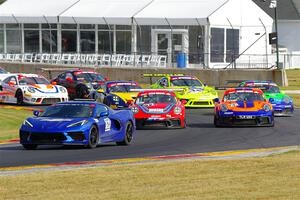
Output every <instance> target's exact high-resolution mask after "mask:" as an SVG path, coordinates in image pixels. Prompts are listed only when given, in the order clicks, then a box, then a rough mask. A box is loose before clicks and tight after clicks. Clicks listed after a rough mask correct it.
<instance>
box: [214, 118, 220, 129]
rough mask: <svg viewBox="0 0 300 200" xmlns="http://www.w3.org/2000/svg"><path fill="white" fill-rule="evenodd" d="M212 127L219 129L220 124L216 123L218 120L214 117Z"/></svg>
mask: <svg viewBox="0 0 300 200" xmlns="http://www.w3.org/2000/svg"><path fill="white" fill-rule="evenodd" d="M214 125H215V127H217V128H219V127H221V126H220V124H219V123H218V119H217V117H216V116H214Z"/></svg>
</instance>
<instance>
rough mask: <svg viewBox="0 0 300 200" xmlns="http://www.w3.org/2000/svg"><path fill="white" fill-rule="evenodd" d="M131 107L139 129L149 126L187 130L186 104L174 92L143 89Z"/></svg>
mask: <svg viewBox="0 0 300 200" xmlns="http://www.w3.org/2000/svg"><path fill="white" fill-rule="evenodd" d="M139 91H140V93H139V94H138V95H137V98H136V100H135V102H134V103H133V104H132V105H131V110H132V112H133V113H134V117H135V120H136V125H137V128H141V127H143V126H147V125H162V126H164V127H175V128H185V127H186V120H185V107H184V102H181V101H180V100H179V99H177V97H176V95H175V93H174V92H173V91H172V90H168V89H166V90H164V89H141V90H139Z"/></svg>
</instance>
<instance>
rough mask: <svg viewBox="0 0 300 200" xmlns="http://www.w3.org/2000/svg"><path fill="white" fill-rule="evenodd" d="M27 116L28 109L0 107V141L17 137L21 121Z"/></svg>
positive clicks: (28, 113)
mask: <svg viewBox="0 0 300 200" xmlns="http://www.w3.org/2000/svg"><path fill="white" fill-rule="evenodd" d="M29 116H32V113H31V112H30V111H26V110H15V109H8V108H2V107H0V127H1V130H0V141H1V140H9V139H15V138H17V137H18V134H19V128H20V126H21V124H22V122H23V121H24V119H25V118H27V117H29Z"/></svg>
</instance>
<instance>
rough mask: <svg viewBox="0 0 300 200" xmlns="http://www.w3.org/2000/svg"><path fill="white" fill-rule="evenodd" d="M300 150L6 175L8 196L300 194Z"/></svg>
mask: <svg viewBox="0 0 300 200" xmlns="http://www.w3.org/2000/svg"><path fill="white" fill-rule="evenodd" d="M299 169H300V152H299V151H297V152H292V153H286V154H283V155H272V156H269V157H264V158H246V159H235V160H192V161H181V162H176V161H175V162H166V163H148V164H132V165H119V166H118V165H116V166H106V167H95V168H85V169H75V170H67V171H46V172H35V173H29V174H19V175H15V176H0V199H7V200H22V199H24V200H25V199H30V200H38V199H47V200H60V199H63V200H68V199H72V200H77V199H78V200H79V199H91V200H92V199H95V200H96V199H97V200H98V199H100V200H101V199H112V200H113V199H118V200H140V199H143V200H153V199H161V200H183V199H184V200H196V199H209V200H214V199H216V200H217V199H218V200H219V199H221V200H222V199H224V200H250V199H251V200H262V199H263V200H281V199H282V200H283V199H284V200H285V199H295V200H296V199H300V190H299V188H300V170H299Z"/></svg>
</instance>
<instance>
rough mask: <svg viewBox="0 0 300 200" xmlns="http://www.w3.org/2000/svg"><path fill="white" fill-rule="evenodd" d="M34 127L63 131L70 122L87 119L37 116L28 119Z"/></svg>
mask: <svg viewBox="0 0 300 200" xmlns="http://www.w3.org/2000/svg"><path fill="white" fill-rule="evenodd" d="M27 120H28V121H29V122H30V123H31V124H32V125H33V128H34V129H42V130H43V131H61V130H65V129H66V127H67V126H68V125H70V124H73V123H76V122H79V121H82V120H85V118H50V117H37V118H28V119H27Z"/></svg>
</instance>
